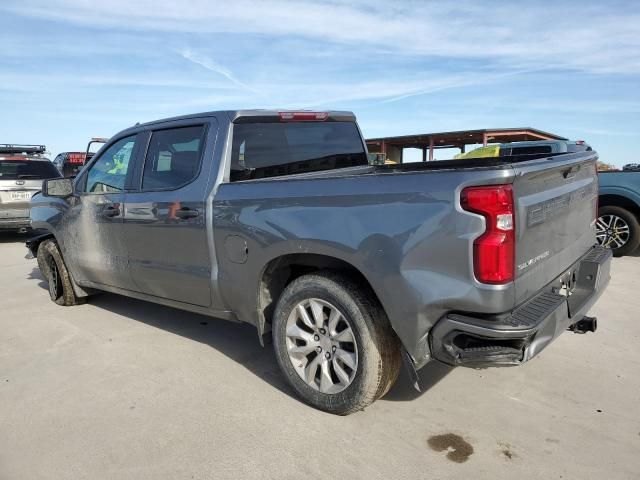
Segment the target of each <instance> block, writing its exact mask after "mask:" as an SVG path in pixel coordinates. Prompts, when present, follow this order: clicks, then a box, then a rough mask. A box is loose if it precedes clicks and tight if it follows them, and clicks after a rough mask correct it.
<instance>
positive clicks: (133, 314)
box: [28, 268, 294, 397]
mask: <svg viewBox="0 0 640 480" xmlns="http://www.w3.org/2000/svg"><path fill="white" fill-rule="evenodd" d="M28 278H29V279H32V280H38V281H39V283H38V286H39V287H41V288H43V289H45V290H48V286H47V283H46V282H45V281H44V277H43V276H42V274H41V273H40V270H39V269H38V268H34V269H33V270H32V272H31V273H30V274H29V277H28ZM88 303H89V304H90V305H92V306H94V307H98V308H101V309H103V310H107V311H109V312H112V313H115V314H117V315H122V316H124V317H127V318H128V319H131V320H135V321H137V322H141V323H144V324H147V325H149V326H152V327H155V328H159V329H161V330H165V331H167V332H170V333H173V334H175V335H180V336H181V337H184V338H188V339H190V340H193V341H196V342H200V343H203V344H205V345H209V346H210V347H212V348H215V349H216V350H218V351H219V352H221V353H223V354H225V355H226V356H227V357H229V358H230V359H231V360H233V361H235V362H237V363H239V364H241V365H242V366H244V367H245V368H246V369H247V370H249V371H250V372H252V373H253V374H254V375H256V376H257V377H259V378H261V379H262V380H263V381H265V382H267V383H268V384H270V385H271V386H273V387H275V388H277V389H278V390H280V391H281V392H283V393H285V394H286V395H289V396H291V397H293V396H294V394H293V391H292V390H291V389H290V388H289V386H288V385H287V383H286V382H285V380H284V378H283V377H282V375H281V373H280V369H279V367H278V364H277V362H276V358H275V355H274V352H273V347H272V346H271V345H267V346H266V347H265V348H263V347H261V346H260V342H259V340H258V334H257V332H256V329H255V327H253V326H252V325H249V324H244V323H235V322H230V321H226V320H220V319H217V318H212V317H208V316H205V315H199V314H197V313H191V312H186V311H183V310H178V309H175V308H171V307H166V306H163V305H158V304H154V303H150V302H145V301H142V300H136V299H133V298H129V297H125V296H122V295H116V294H111V293H106V292H101V293H99V294H96V295H94V296H91V297H90V298H89V300H88Z"/></svg>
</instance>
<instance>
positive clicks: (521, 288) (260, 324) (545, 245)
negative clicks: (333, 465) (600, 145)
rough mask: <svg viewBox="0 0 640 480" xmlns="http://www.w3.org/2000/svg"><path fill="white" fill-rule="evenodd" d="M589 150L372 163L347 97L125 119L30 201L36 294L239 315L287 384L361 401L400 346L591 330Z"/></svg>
mask: <svg viewBox="0 0 640 480" xmlns="http://www.w3.org/2000/svg"><path fill="white" fill-rule="evenodd" d="M596 160H597V155H596V153H595V152H592V151H585V152H574V153H565V154H556V155H554V154H551V155H549V154H544V155H525V156H504V157H500V158H496V159H479V160H472V159H467V160H453V161H438V162H426V163H423V164H405V165H370V164H369V162H368V155H367V151H366V146H365V143H364V141H363V139H362V136H361V134H360V131H359V129H358V126H357V124H356V121H355V117H354V116H353V114H351V113H350V112H308V111H305V112H290V111H287V112H278V111H262V110H248V111H224V112H211V113H203V114H197V115H189V116H183V117H177V118H171V119H167V120H159V121H156V122H151V123H146V124H142V125H136V126H134V127H132V128H129V129H127V130H124V131H123V132H120V133H119V134H117V135H115V136H114V137H113V138H112V139H110V140H109V142H108V143H107V144H106V145H105V146H104V147H103V148H102V149H101V150H100V151H99V152H98V153H97V154H96V155H95V157H94V158H92V159H91V161H90V162H89V163H87V165H85V166H84V167H83V169H82V170H81V171H80V172H79V174H78V176H77V177H76V178H75V179H73V180H72V179H58V180H50V181H48V182H46V183H45V185H44V188H43V192H42V194H41V195H36V196H35V197H34V198H33V199H32V203H31V218H32V222H33V225H34V227H35V226H37V227H38V228H42V229H46V230H47V231H48V232H49V233H48V234H46V235H43V236H40V237H38V238H35V239H33V240H31V241H30V242H28V247H29V249H30V251H31V253H32V254H33V255H35V256H37V259H38V264H39V266H40V268H41V270H42V272H43V274H44V276H45V278H46V279H47V281H48V284H49V294H50V296H51V299H52V300H53V301H55V302H56V303H58V304H60V305H75V304H77V303H80V302H82V301H84V299H85V298H86V297H87V296H89V295H90V294H91V293H92V292H93V291H95V290H106V291H109V292H114V293H118V294H122V295H127V296H130V297H135V298H140V299H144V300H149V301H151V302H156V303H161V304H164V305H170V306H173V307H177V308H181V309H185V310H190V311H193V312H199V313H202V314H206V315H210V316H212V317H218V318H223V319H228V320H234V321H240V322H248V323H251V324H253V325H255V327H256V329H257V331H258V334H259V339H260V340H261V341H262V342H264V340H265V339H268V338H272V339H273V344H274V349H275V352H276V357H277V359H278V363H279V365H280V367H281V369H282V372H283V374H284V376H285V378H286V379H287V380H288V382H289V383H290V385H291V386H292V388H293V389H294V390H295V391H296V392H297V394H298V395H299V396H300V397H301V398H302V399H304V400H305V401H306V402H308V403H309V404H311V405H313V406H315V407H317V408H320V409H323V410H326V411H329V412H332V413H337V414H348V413H351V412H354V411H356V410H360V409H362V408H364V407H366V406H367V405H368V404H370V403H371V402H373V401H375V400H376V399H377V398H380V397H381V396H383V395H384V394H385V393H386V392H387V391H388V390H389V388H390V387H391V386H392V385H393V383H394V382H395V380H396V378H397V375H398V372H399V369H400V368H401V365H402V362H403V361H404V362H406V363H407V365H409V366H410V367H411V370H410V371H412V372H417V370H419V369H420V368H421V367H423V366H424V365H425V364H426V363H427V362H429V361H440V362H444V363H446V364H449V365H465V366H473V367H486V366H504V365H518V364H521V363H523V362H526V361H527V360H529V359H530V358H532V357H533V356H534V355H536V354H537V353H539V352H540V351H541V350H542V349H543V348H545V347H546V346H547V345H548V344H549V343H550V342H551V341H552V340H553V339H555V338H556V337H557V336H558V335H560V334H561V333H562V332H563V331H565V330H567V329H569V330H573V331H575V332H579V333H583V332H586V331H594V330H595V327H596V321H595V319H594V318H590V317H587V316H586V314H587V312H588V310H589V308H590V307H591V306H592V305H593V303H594V302H595V301H596V299H597V298H598V297H599V296H600V294H601V293H602V291H603V289H604V288H605V287H606V285H607V283H608V281H609V266H610V259H611V252H610V250H607V249H605V248H602V247H599V246H596V245H595V244H596V233H595V220H596V212H597V177H596Z"/></svg>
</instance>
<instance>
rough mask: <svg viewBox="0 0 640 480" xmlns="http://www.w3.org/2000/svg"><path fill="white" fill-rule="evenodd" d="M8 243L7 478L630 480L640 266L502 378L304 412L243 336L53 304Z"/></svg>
mask: <svg viewBox="0 0 640 480" xmlns="http://www.w3.org/2000/svg"><path fill="white" fill-rule="evenodd" d="M23 241H24V239H23V238H21V237H17V236H7V235H4V236H0V295H1V297H2V302H3V304H2V307H0V308H1V309H0V479H2V480H13V479H29V480H34V479H44V478H47V479H48V478H56V479H92V480H95V479H103V478H109V479H118V480H122V479H136V480H141V479H151V478H153V479H157V478H162V479H165V478H166V479H183V478H184V479H210V478H215V479H221V478H232V479H245V478H277V479H283V478H344V479H347V478H348V479H355V478H367V479H369V478H380V479H400V478H411V479H417V478H425V479H460V478H472V479H492V480H493V479H501V478H518V479H528V478H531V479H540V478H545V479H554V478H555V479H560V478H562V479H580V480H586V479H601V478H606V479H607V480H613V479H637V478H640V348H639V347H640V313H639V312H640V288H639V287H640V283H639V281H638V272H639V271H640V257H626V258H623V259H615V260H614V264H613V278H612V282H611V285H610V287H609V289H608V290H607V292H606V294H605V295H604V296H603V298H602V299H601V300H600V301H599V303H598V304H597V305H596V307H595V308H594V309H593V310H592V313H593V314H595V315H597V316H598V318H599V320H600V322H599V330H598V332H597V333H596V334H587V335H574V334H570V333H566V334H565V335H563V336H562V337H560V338H559V339H558V340H557V341H556V342H555V343H554V344H553V345H551V346H550V347H549V348H548V349H547V350H545V351H544V352H542V354H540V355H539V356H538V357H537V358H535V359H534V360H532V361H531V362H530V363H528V364H526V365H524V366H522V367H519V368H508V369H489V370H471V369H463V368H459V369H454V370H451V369H448V368H446V367H443V366H439V365H436V364H433V365H430V366H428V367H426V369H425V370H423V375H424V378H423V386H424V388H425V390H426V391H425V392H424V393H423V394H421V395H418V394H416V393H414V392H413V390H412V389H411V387H410V386H409V384H408V381H407V379H406V378H404V377H402V378H401V379H400V381H399V382H398V384H397V385H396V386H395V387H394V389H393V390H392V391H391V392H390V393H389V394H388V395H387V396H386V397H385V398H384V399H382V400H380V401H378V402H376V403H375V404H374V405H373V406H371V407H370V408H368V409H367V410H366V411H363V412H359V413H357V414H354V415H351V416H349V417H335V416H331V415H328V414H325V413H322V412H319V411H316V410H313V409H312V408H310V407H307V406H305V405H304V404H302V403H301V402H299V401H298V400H296V399H295V398H294V397H293V396H292V394H291V391H290V390H289V388H288V387H287V386H286V384H285V383H284V382H283V380H282V378H281V376H280V374H279V371H278V367H277V365H276V361H275V358H274V355H273V351H272V349H271V348H266V349H262V348H261V347H260V346H259V344H258V339H257V336H256V333H255V331H254V330H253V329H252V327H249V326H246V325H239V324H232V323H227V322H224V321H219V320H214V319H210V318H207V317H202V316H199V315H194V314H190V313H184V312H181V311H178V310H173V309H171V308H166V307H161V306H157V305H152V304H148V303H144V302H141V301H136V300H131V299H127V298H124V297H119V296H116V295H110V294H104V295H100V296H97V297H95V298H93V299H92V300H91V301H90V303H88V304H86V305H83V306H79V307H70V308H64V307H59V306H57V305H55V304H53V303H52V302H51V301H50V300H49V296H48V294H47V291H46V290H44V283H43V281H42V278H41V276H40V275H39V272H38V270H37V266H36V262H35V260H25V259H24V258H23V257H24V254H25V253H26V251H25V248H24V246H23V243H22V242H23Z"/></svg>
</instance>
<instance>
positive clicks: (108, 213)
mask: <svg viewBox="0 0 640 480" xmlns="http://www.w3.org/2000/svg"><path fill="white" fill-rule="evenodd" d="M118 215H120V207H116V206H115V205H109V206H107V207H104V209H103V210H102V216H103V217H107V218H111V217H117V216H118Z"/></svg>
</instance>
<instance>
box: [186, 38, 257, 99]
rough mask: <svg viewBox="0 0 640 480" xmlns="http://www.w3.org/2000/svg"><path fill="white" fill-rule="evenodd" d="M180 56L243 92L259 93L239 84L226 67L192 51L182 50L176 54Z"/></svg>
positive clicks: (243, 84) (244, 84) (242, 83)
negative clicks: (219, 76) (221, 77)
mask: <svg viewBox="0 0 640 480" xmlns="http://www.w3.org/2000/svg"><path fill="white" fill-rule="evenodd" d="M178 53H179V54H180V56H181V57H182V58H184V59H186V60H189V61H190V62H193V63H195V64H196V65H200V66H201V67H203V68H206V69H207V70H209V71H211V72H214V73H217V74H219V75H222V76H223V77H224V78H226V79H227V80H229V81H230V82H231V83H233V84H234V85H236V86H238V87H240V88H242V89H244V90H248V91H250V92H253V93H259V92H258V91H257V90H256V89H255V88H252V87H250V86H249V85H247V84H246V83H244V82H241V81H240V80H238V79H237V78H236V76H235V75H234V74H233V72H232V71H231V70H229V69H228V68H227V67H225V66H223V65H220V64H219V63H217V62H215V61H214V60H213V59H211V58H208V57H206V56H204V55H201V54H198V53H195V52H193V51H191V50H190V49H184V50H181V51H179V52H178Z"/></svg>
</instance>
